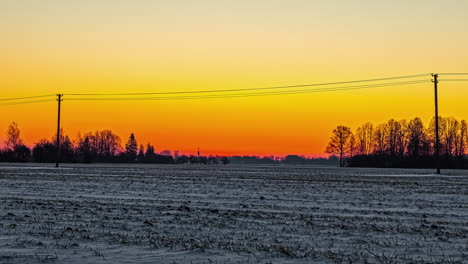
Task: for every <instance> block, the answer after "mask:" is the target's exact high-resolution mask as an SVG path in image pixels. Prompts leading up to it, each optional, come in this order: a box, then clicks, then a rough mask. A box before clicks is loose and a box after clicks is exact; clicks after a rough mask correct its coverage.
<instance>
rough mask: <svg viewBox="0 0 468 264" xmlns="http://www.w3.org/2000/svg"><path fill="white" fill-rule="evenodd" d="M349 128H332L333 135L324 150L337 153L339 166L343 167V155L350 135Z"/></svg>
mask: <svg viewBox="0 0 468 264" xmlns="http://www.w3.org/2000/svg"><path fill="white" fill-rule="evenodd" d="M351 134H352V133H351V128H349V127H345V126H338V127H336V128H335V129H334V130H333V135H332V136H331V138H330V142H329V143H328V146H327V148H326V150H325V152H326V153H329V154H336V155H339V158H340V167H344V162H343V157H344V156H345V155H346V152H347V150H348V148H349V145H348V144H349V139H350V137H351Z"/></svg>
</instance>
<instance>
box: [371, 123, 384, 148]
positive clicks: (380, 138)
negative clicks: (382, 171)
mask: <svg viewBox="0 0 468 264" xmlns="http://www.w3.org/2000/svg"><path fill="white" fill-rule="evenodd" d="M386 138H387V124H381V125H378V126H376V127H375V130H374V140H373V141H374V153H376V154H385V151H386V150H387V141H386Z"/></svg>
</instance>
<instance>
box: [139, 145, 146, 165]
mask: <svg viewBox="0 0 468 264" xmlns="http://www.w3.org/2000/svg"><path fill="white" fill-rule="evenodd" d="M144 160H145V147H143V144H140V149H139V150H138V161H140V162H142V161H144Z"/></svg>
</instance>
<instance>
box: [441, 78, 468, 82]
mask: <svg viewBox="0 0 468 264" xmlns="http://www.w3.org/2000/svg"><path fill="white" fill-rule="evenodd" d="M439 81H442V82H466V81H468V79H446V80H445V79H442V80H439Z"/></svg>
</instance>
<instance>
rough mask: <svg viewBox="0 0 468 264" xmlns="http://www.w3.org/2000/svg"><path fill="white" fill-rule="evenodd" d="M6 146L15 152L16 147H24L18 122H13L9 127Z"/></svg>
mask: <svg viewBox="0 0 468 264" xmlns="http://www.w3.org/2000/svg"><path fill="white" fill-rule="evenodd" d="M5 145H6V147H7V149H9V150H14V149H15V147H17V146H20V145H23V140H22V139H21V137H20V130H19V128H18V124H17V123H16V122H12V123H11V124H10V126H9V127H8V130H7V140H6V141H5Z"/></svg>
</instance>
